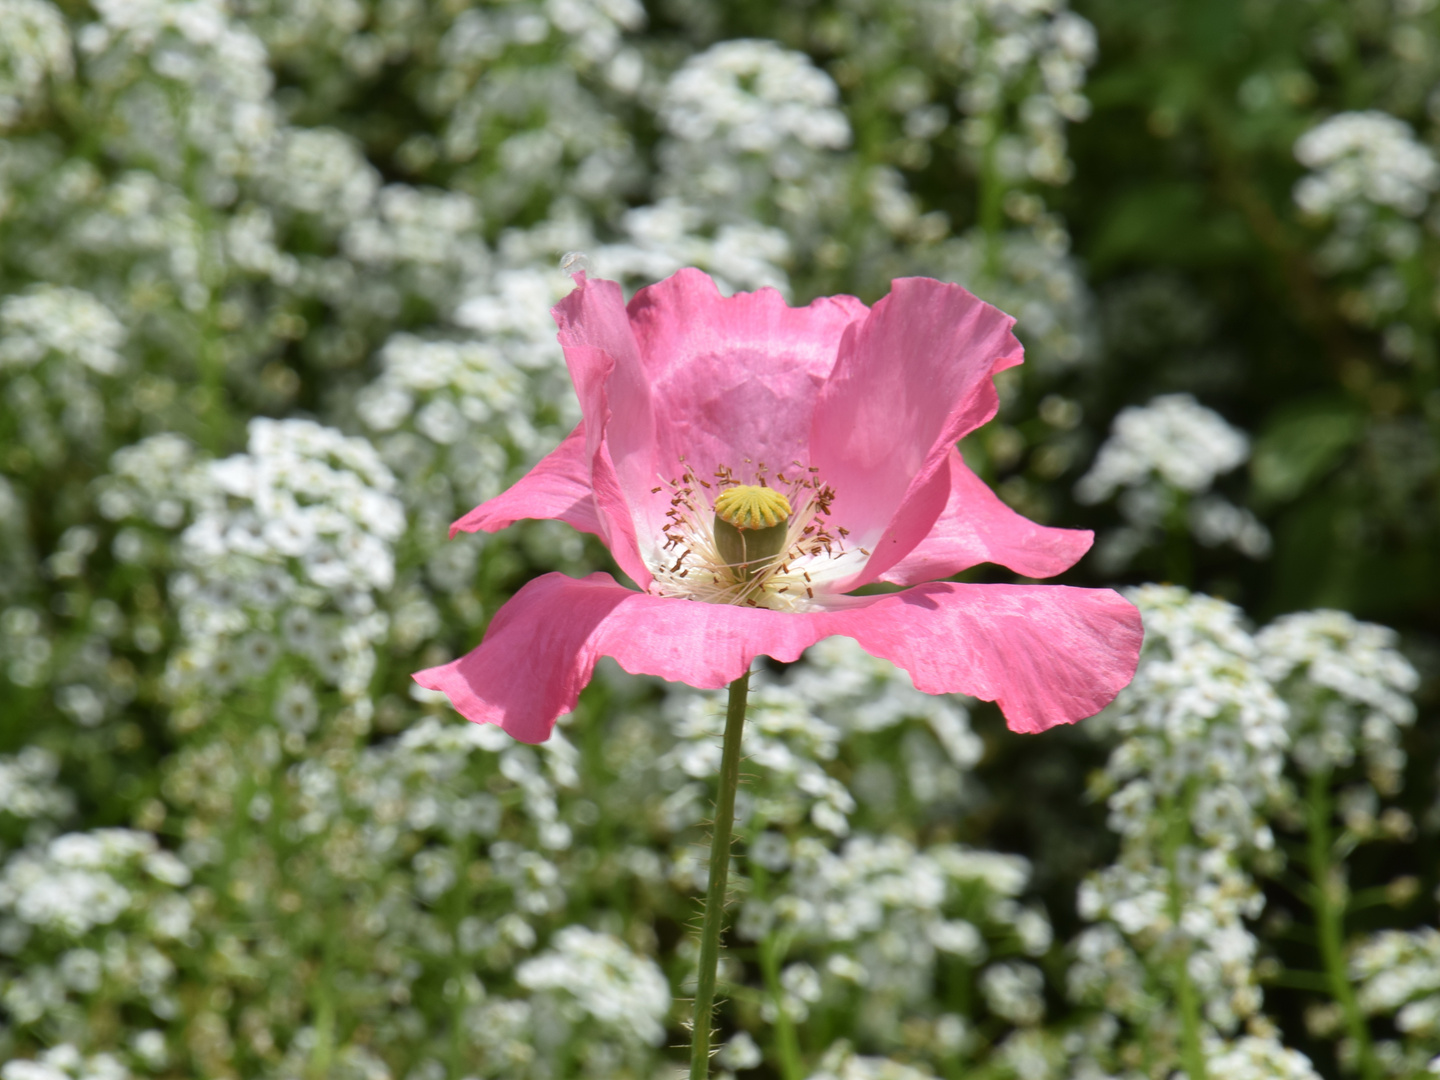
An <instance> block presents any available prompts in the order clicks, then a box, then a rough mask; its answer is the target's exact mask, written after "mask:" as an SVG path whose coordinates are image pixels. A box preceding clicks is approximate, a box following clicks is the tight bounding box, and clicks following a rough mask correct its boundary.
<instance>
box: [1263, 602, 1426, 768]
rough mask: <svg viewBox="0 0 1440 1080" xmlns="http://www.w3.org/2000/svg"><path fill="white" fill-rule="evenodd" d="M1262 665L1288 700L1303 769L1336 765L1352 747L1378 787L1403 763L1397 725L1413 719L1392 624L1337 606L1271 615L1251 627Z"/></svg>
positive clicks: (1407, 673) (1349, 757) (1404, 663)
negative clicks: (1255, 627)
mask: <svg viewBox="0 0 1440 1080" xmlns="http://www.w3.org/2000/svg"><path fill="white" fill-rule="evenodd" d="M1255 643H1256V645H1257V646H1258V647H1259V649H1260V652H1261V654H1262V655H1261V660H1260V663H1261V667H1262V668H1263V669H1264V671H1265V674H1266V676H1267V677H1268V678H1269V679H1270V680H1271V681H1273V682H1274V683H1275V684H1276V685H1277V686H1280V687H1281V688H1282V693H1284V695H1285V697H1286V700H1287V701H1288V702H1289V704H1290V715H1291V728H1292V731H1293V738H1294V748H1293V750H1292V753H1293V755H1294V758H1295V760H1296V762H1297V763H1298V764H1299V766H1300V768H1301V769H1302V770H1304V771H1305V772H1307V773H1314V772H1324V771H1329V770H1332V769H1341V768H1344V767H1346V766H1347V765H1349V764H1351V762H1352V761H1354V759H1355V754H1356V751H1357V750H1358V751H1359V752H1360V753H1362V754H1363V755H1364V757H1365V760H1366V763H1367V765H1368V766H1369V771H1370V773H1371V776H1372V778H1374V779H1375V781H1376V783H1377V786H1379V787H1380V788H1381V789H1382V791H1387V792H1392V793H1393V792H1394V791H1396V790H1398V788H1399V784H1400V774H1401V772H1402V771H1403V770H1404V767H1405V752H1404V751H1403V750H1402V749H1401V748H1400V731H1401V729H1402V728H1405V727H1408V726H1410V725H1411V724H1413V723H1414V721H1415V703H1414V702H1413V701H1412V700H1411V698H1410V695H1411V694H1412V693H1413V692H1414V691H1415V689H1416V688H1417V687H1418V686H1419V683H1420V677H1419V675H1418V674H1417V673H1416V671H1415V668H1414V666H1413V665H1412V664H1411V663H1410V661H1408V660H1407V659H1405V657H1404V656H1403V655H1401V653H1400V651H1399V650H1398V649H1397V647H1396V646H1397V643H1398V639H1397V635H1396V634H1395V631H1393V630H1391V629H1389V628H1388V627H1384V626H1376V625H1375V624H1374V623H1362V622H1360V621H1359V620H1357V619H1356V618H1355V617H1354V616H1352V615H1349V614H1347V613H1345V612H1343V611H1305V612H1299V613H1297V614H1294V615H1286V616H1283V617H1282V618H1279V619H1276V620H1275V621H1274V622H1273V623H1271V624H1270V625H1269V626H1267V627H1265V629H1264V630H1262V631H1260V633H1259V634H1258V635H1256V638H1255Z"/></svg>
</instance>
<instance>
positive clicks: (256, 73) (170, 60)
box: [77, 0, 279, 190]
mask: <svg viewBox="0 0 1440 1080" xmlns="http://www.w3.org/2000/svg"><path fill="white" fill-rule="evenodd" d="M95 10H96V14H98V15H99V20H98V21H96V22H93V23H90V24H89V25H88V26H86V27H85V28H84V30H83V32H82V33H81V34H80V35H79V39H78V42H77V44H78V45H79V48H80V52H81V54H82V55H83V57H84V59H85V68H86V72H87V74H88V75H89V76H90V77H91V78H93V79H95V80H96V83H97V85H98V86H99V87H101V88H103V89H104V91H106V97H105V101H106V105H107V111H110V112H111V117H110V120H111V123H110V124H109V125H108V127H109V130H108V131H107V136H108V141H109V142H110V144H111V146H112V147H114V148H115V149H116V150H119V151H121V152H122V153H124V154H125V156H127V157H129V156H130V155H132V154H133V155H136V156H137V157H140V159H141V160H144V161H146V162H147V163H150V165H151V167H152V168H155V169H157V171H161V172H162V173H164V174H165V175H166V176H167V178H168V179H172V180H178V179H180V178H181V177H182V176H183V175H184V170H185V168H186V149H187V148H189V147H194V148H197V149H201V150H203V151H204V154H205V159H204V160H205V167H206V169H207V171H210V175H209V176H207V180H209V181H210V182H211V183H215V184H223V183H224V180H225V179H228V178H229V177H234V176H237V175H244V174H247V173H249V172H251V171H253V170H254V169H255V168H256V166H257V165H258V164H259V162H260V160H261V159H262V158H263V156H264V155H265V154H266V153H268V151H269V146H270V140H271V138H272V136H273V134H274V132H275V130H276V128H277V127H278V126H279V121H278V113H277V110H276V109H275V107H274V104H273V102H272V101H271V100H270V97H269V95H270V92H271V89H272V87H273V82H274V80H273V76H272V75H271V73H270V67H269V62H268V61H269V57H268V56H267V54H266V51H265V47H264V45H263V44H262V43H261V42H260V40H259V38H257V37H256V36H255V35H254V34H253V33H251V32H250V31H249V30H247V29H245V28H243V27H241V26H238V25H236V23H235V22H233V21H232V20H231V19H230V17H229V15H228V13H227V12H226V9H225V6H224V5H223V4H222V3H220V2H219V0H96V3H95ZM141 71H143V72H144V73H145V75H147V76H149V77H140V78H137V77H136V76H137V74H138V73H139V72H141ZM152 80H153V81H152ZM157 83H158V84H159V85H160V86H167V87H170V88H173V90H175V91H178V92H175V93H171V94H170V95H168V98H167V97H166V96H165V95H157V94H156V93H155V92H154V91H155V89H156V84H157ZM217 190H218V189H217Z"/></svg>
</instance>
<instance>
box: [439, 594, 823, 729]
mask: <svg viewBox="0 0 1440 1080" xmlns="http://www.w3.org/2000/svg"><path fill="white" fill-rule="evenodd" d="M826 617H827V616H825V615H809V616H804V615H789V614H784V613H781V612H776V611H769V610H767V609H764V608H748V607H734V606H730V605H725V604H702V603H697V602H694V601H690V600H676V599H665V598H662V597H658V596H650V595H648V594H646V593H637V592H634V591H633V590H630V589H626V588H624V587H623V586H621V585H618V584H617V583H616V582H615V579H614V578H612V577H610V575H608V574H591V575H590V576H589V577H587V578H583V579H580V580H576V579H575V578H570V577H566V576H565V575H564V574H546V575H544V576H543V577H539V578H536V579H535V580H534V581H532V582H530V583H529V584H527V585H526V586H525V587H524V588H523V589H521V590H520V591H519V592H518V593H516V594H515V596H514V597H512V598H511V599H510V601H509V602H508V603H506V604H505V606H504V607H502V608H501V609H500V610H499V611H498V612H496V614H495V618H494V620H493V621H492V622H491V624H490V627H489V629H488V630H487V631H486V633H485V638H484V640H483V641H482V642H481V643H480V646H479V647H478V648H476V649H474V650H472V651H471V652H469V653H467V654H466V655H465V656H462V657H461V658H460V659H458V660H455V661H452V662H451V663H449V664H443V665H441V666H440V667H434V668H429V669H427V670H425V671H421V672H417V673H416V675H415V681H416V682H418V683H419V684H420V685H421V686H424V687H426V688H428V689H431V690H439V691H441V692H442V693H444V694H445V695H446V696H447V697H448V698H449V699H450V703H451V704H452V705H454V706H455V708H456V709H457V710H458V711H459V712H460V713H461V714H462V715H463V716H465V717H466V718H467V719H469V720H473V721H475V722H477V723H488V724H498V725H499V726H500V727H502V728H504V729H505V730H506V731H508V732H509V733H510V734H511V735H513V736H515V738H517V739H520V740H522V741H524V742H541V741H543V740H544V739H546V738H547V737H548V736H549V734H550V731H551V729H552V728H553V727H554V726H555V720H556V718H557V717H559V716H560V714H561V713H565V712H569V711H570V710H572V709H573V708H574V707H575V702H576V700H577V699H578V697H579V694H580V690H581V689H582V688H583V687H584V686H585V684H586V683H588V682H589V681H590V675H591V672H592V671H593V670H594V667H595V661H596V660H597V659H598V658H599V657H601V656H613V657H614V658H615V659H616V660H617V661H618V662H619V664H620V666H621V667H622V668H624V669H625V670H626V671H629V672H632V673H634V674H645V675H658V676H659V677H660V678H662V679H670V680H672V681H678V682H685V683H688V684H690V685H691V686H696V687H700V688H703V689H718V688H720V687H722V686H725V685H726V684H727V683H729V682H731V681H733V680H734V679H737V678H739V677H740V675H742V674H744V672H746V671H748V670H749V668H750V662H751V661H752V660H754V658H755V657H756V656H757V655H759V654H761V653H764V654H766V655H769V656H773V657H775V658H776V659H778V660H782V661H790V660H795V659H798V658H799V656H800V654H801V653H802V652H804V651H805V649H806V647H807V646H809V645H811V644H813V643H814V642H816V641H818V640H819V639H820V638H822V637H824V636H826V634H827V633H829V631H828V630H826V629H825V619H826Z"/></svg>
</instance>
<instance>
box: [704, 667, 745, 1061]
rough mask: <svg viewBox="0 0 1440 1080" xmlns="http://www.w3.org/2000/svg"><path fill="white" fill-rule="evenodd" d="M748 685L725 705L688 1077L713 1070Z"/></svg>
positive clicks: (737, 685) (736, 687)
mask: <svg viewBox="0 0 1440 1080" xmlns="http://www.w3.org/2000/svg"><path fill="white" fill-rule="evenodd" d="M749 691H750V673H749V672H748V671H747V672H746V673H745V674H744V675H741V676H740V678H738V679H736V680H735V681H734V682H732V683H731V684H730V700H729V703H728V705H727V706H726V709H725V743H724V749H723V750H722V752H721V756H720V791H719V793H718V794H717V795H716V797H715V832H714V835H713V836H712V837H711V840H710V884H709V887H708V888H707V889H706V890H705V920H704V922H703V924H702V925H701V928H700V971H699V977H698V978H697V979H696V982H695V1017H694V1024H695V1028H694V1036H693V1039H692V1041H691V1043H690V1080H705V1078H706V1077H708V1076H709V1075H710V1020H711V1016H712V1014H713V1013H714V1011H715V969H716V967H717V966H718V964H719V961H720V931H721V929H722V927H723V924H724V921H725V886H726V878H727V877H728V876H729V871H730V836H731V832H732V831H733V828H734V825H735V788H736V787H737V785H738V784H739V782H740V736H741V733H742V730H743V729H744V726H745V700H746V697H747V695H748V694H749Z"/></svg>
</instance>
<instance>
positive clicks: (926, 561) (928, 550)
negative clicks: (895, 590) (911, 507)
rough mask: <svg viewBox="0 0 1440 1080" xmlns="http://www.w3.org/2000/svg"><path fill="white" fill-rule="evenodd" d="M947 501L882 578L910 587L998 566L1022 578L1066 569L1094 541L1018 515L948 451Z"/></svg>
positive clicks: (1086, 534)
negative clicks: (980, 567)
mask: <svg viewBox="0 0 1440 1080" xmlns="http://www.w3.org/2000/svg"><path fill="white" fill-rule="evenodd" d="M949 465H950V498H949V501H948V502H946V504H945V510H944V512H943V513H942V514H941V515H940V518H939V520H938V521H936V522H935V525H934V527H933V528H932V529H931V530H930V532H929V534H928V535H927V536H926V537H925V539H924V540H921V541H920V543H919V544H918V545H916V546H915V548H914V549H912V550H911V552H910V554H908V555H906V556H905V557H904V558H903V559H901V560H900V561H899V562H898V563H896V564H895V565H894V566H892V567H891V568H890V569H889V570H887V571H885V573H883V574H881V575H880V580H881V581H885V582H889V583H890V584H892V585H914V584H916V583H918V582H921V581H934V580H936V579H937V578H945V577H949V576H950V575H951V574H958V573H959V572H960V571H962V570H968V569H970V567H972V566H978V565H979V564H980V563H986V562H989V563H997V564H998V565H1000V566H1004V567H1007V568H1009V569H1011V570H1014V571H1015V572H1016V573H1017V574H1024V575H1025V576H1026V577H1034V578H1044V577H1051V576H1052V575H1054V574H1059V573H1061V572H1062V571H1065V570H1068V569H1070V567H1072V566H1074V565H1075V564H1076V563H1077V562H1079V561H1080V557H1081V556H1082V555H1084V554H1085V552H1087V551H1089V550H1090V545H1091V544H1092V543H1094V541H1095V534H1094V533H1092V532H1091V531H1090V530H1089V529H1055V528H1050V527H1049V526H1046V525H1037V524H1035V522H1033V521H1031V520H1030V519H1029V518H1027V517H1023V516H1021V515H1020V514H1017V513H1016V512H1015V511H1014V510H1012V509H1010V507H1008V506H1006V505H1005V503H1004V502H1002V501H1001V499H1000V497H999V496H998V495H996V494H995V492H993V491H991V490H990V488H989V486H988V485H987V484H986V483H985V481H983V480H981V479H980V478H979V477H978V476H976V475H975V474H974V473H973V472H971V471H970V467H969V466H968V465H966V464H965V459H964V458H962V457H961V456H960V452H959V451H958V450H951V451H950V459H949Z"/></svg>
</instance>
